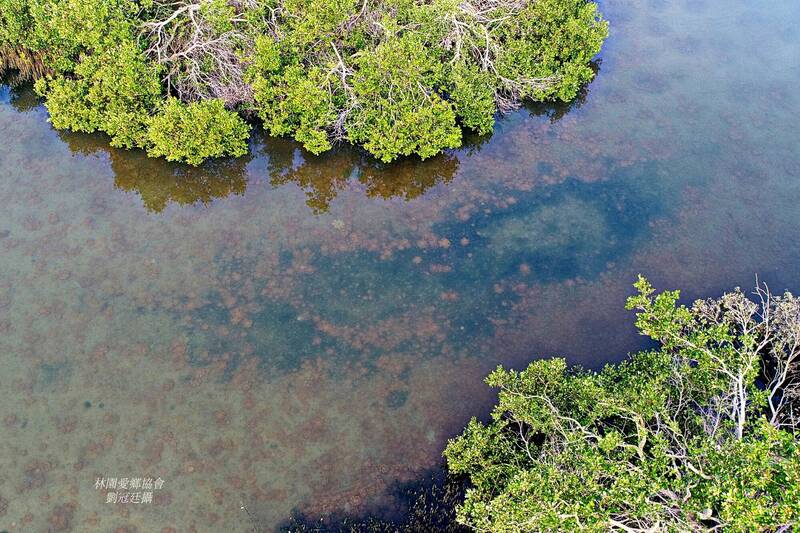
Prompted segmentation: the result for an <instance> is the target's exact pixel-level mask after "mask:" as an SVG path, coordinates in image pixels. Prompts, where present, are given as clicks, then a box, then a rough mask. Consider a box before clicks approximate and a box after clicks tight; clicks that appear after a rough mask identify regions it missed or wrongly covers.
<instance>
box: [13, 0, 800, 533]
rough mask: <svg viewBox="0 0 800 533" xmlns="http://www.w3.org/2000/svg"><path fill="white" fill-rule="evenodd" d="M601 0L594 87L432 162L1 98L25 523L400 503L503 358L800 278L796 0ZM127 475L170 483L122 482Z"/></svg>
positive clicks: (634, 340)
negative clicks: (101, 484)
mask: <svg viewBox="0 0 800 533" xmlns="http://www.w3.org/2000/svg"><path fill="white" fill-rule="evenodd" d="M602 8H603V11H604V13H605V14H606V16H607V18H608V19H609V20H610V22H611V36H610V38H609V40H608V42H607V44H606V46H605V48H604V51H603V54H602V56H601V57H600V58H598V62H597V63H598V65H597V68H598V76H597V79H596V80H595V81H594V82H593V83H592V84H591V85H590V86H589V87H588V88H587V89H586V91H585V94H584V95H582V97H581V99H580V100H579V101H578V102H576V103H574V104H573V105H571V106H559V107H554V106H543V105H539V106H530V107H529V108H526V109H522V110H520V111H519V112H516V113H514V114H512V115H510V116H507V117H505V118H504V119H502V120H501V121H500V122H499V123H498V126H497V128H496V131H495V133H494V134H493V135H492V136H491V138H482V139H470V142H469V144H468V146H466V147H465V148H464V149H462V150H458V151H454V152H451V153H448V154H445V155H443V156H441V157H438V158H435V159H433V160H430V161H425V162H418V161H406V162H401V163H399V164H396V165H390V166H381V165H377V164H376V163H374V162H373V161H371V160H370V159H368V158H366V157H364V156H363V155H361V154H360V153H358V152H357V151H355V150H351V149H347V148H344V147H343V148H340V149H339V150H337V151H336V152H335V153H332V154H328V155H326V156H324V157H320V158H315V157H312V156H309V155H308V154H305V153H303V152H302V151H301V150H299V148H298V147H297V146H296V145H295V144H294V143H292V142H289V141H285V140H280V139H277V140H276V139H269V138H267V137H265V136H263V135H256V136H255V139H254V141H253V143H252V146H251V153H250V155H249V156H247V157H244V158H241V159H238V160H235V161H220V162H216V163H213V164H210V165H207V166H205V167H201V168H200V169H187V168H184V167H180V166H175V165H169V164H167V163H165V162H163V161H157V160H151V159H147V158H146V157H144V156H143V155H142V154H139V153H136V152H125V151H118V150H114V149H111V148H109V147H108V146H107V143H106V140H105V139H104V138H102V137H101V136H92V135H76V134H68V133H59V132H55V131H54V130H53V129H52V128H51V127H50V126H49V124H48V123H47V114H46V112H45V111H44V109H43V108H42V107H41V106H40V105H39V103H38V102H37V101H36V99H35V98H33V97H32V95H31V93H30V91H29V90H27V89H25V88H9V87H4V88H3V89H2V90H0V131H1V132H2V134H3V142H2V143H0V203H1V204H2V206H3V209H2V210H0V272H1V273H2V274H0V369H2V372H0V386H2V388H3V390H4V392H5V394H4V402H3V405H2V407H1V408H0V423H2V426H0V435H2V437H1V438H0V444H2V446H0V530H3V529H4V530H8V531H118V530H119V531H140V532H150V531H162V530H163V531H193V530H194V531H224V530H228V531H252V530H253V528H256V529H257V530H267V531H268V530H271V529H273V528H275V527H276V526H277V525H278V524H281V523H283V522H285V521H286V520H287V519H288V518H289V517H291V516H292V515H293V514H304V515H307V516H311V517H318V516H325V515H327V514H330V513H351V514H363V513H368V512H371V511H373V510H375V509H384V508H391V507H392V505H393V504H394V500H393V497H392V488H393V487H394V486H395V485H396V484H398V483H405V482H411V481H414V480H416V479H417V478H418V477H419V476H420V475H421V474H422V473H424V472H426V471H428V470H429V469H431V468H436V467H437V465H439V464H440V454H441V450H442V448H443V446H444V443H445V441H446V439H447V438H449V437H451V436H453V435H455V434H456V433H458V432H459V430H460V429H461V427H463V424H464V423H465V422H466V420H468V418H469V417H470V416H471V415H473V414H481V413H485V412H486V410H487V409H488V407H489V406H490V405H491V402H492V400H493V397H492V392H491V391H490V390H488V389H487V388H486V387H485V386H484V385H483V383H482V378H483V376H484V375H485V373H486V372H488V371H489V370H490V369H492V368H494V367H495V366H496V365H498V364H505V365H511V366H516V367H521V366H523V365H525V364H527V363H528V362H529V361H531V360H533V359H534V358H537V357H542V356H549V355H563V356H566V357H568V358H569V359H570V360H571V361H572V362H575V363H581V364H584V365H586V366H592V367H596V366H599V365H601V364H603V363H604V362H608V361H613V360H618V359H620V358H621V357H623V356H624V354H625V353H626V352H628V351H630V350H635V349H637V348H639V347H640V346H642V345H643V344H642V343H643V339H642V338H640V337H638V336H637V335H636V333H635V331H634V329H633V327H632V316H631V315H630V314H629V313H627V312H626V311H624V309H623V306H624V302H625V298H626V296H627V295H629V294H630V293H631V287H630V285H631V283H632V282H633V281H634V279H635V276H636V274H637V273H643V274H645V275H647V276H648V277H649V278H650V279H651V280H652V281H653V282H654V283H655V284H656V286H658V287H660V288H683V289H684V295H685V296H686V297H687V298H692V297H698V296H703V295H715V294H719V293H720V292H721V291H722V290H724V289H726V288H730V287H733V286H736V285H741V286H745V287H746V286H752V285H753V284H754V283H755V276H756V275H758V276H760V279H763V280H765V281H767V282H768V283H769V284H770V286H771V287H772V288H773V289H775V290H782V289H784V288H788V289H792V290H794V291H797V290H800V277H798V274H800V262H799V261H798V260H799V259H800V247H799V246H798V235H800V232H798V229H800V179H798V178H800V170H798V169H800V130H799V129H798V128H797V121H798V117H800V94H798V92H797V91H796V87H797V86H798V82H800V36H798V34H797V32H796V28H797V27H799V26H800V4H797V3H796V2H794V1H782V0H778V1H772V2H759V1H757V2H749V3H743V2H742V3H735V2H734V3H730V2H722V1H721V0H706V1H696V0H694V1H691V2H690V1H683V0H679V1H675V2H663V1H650V2H625V1H621V0H611V1H605V2H603V4H602ZM111 477H114V478H122V477H128V478H147V477H150V478H154V479H155V478H159V477H160V478H161V479H163V481H164V485H163V487H162V488H161V489H159V490H156V491H154V493H153V494H154V501H153V502H152V503H148V504H140V503H137V504H134V503H127V504H119V503H117V504H112V503H106V490H105V489H95V482H96V480H97V478H111ZM242 507H244V508H245V509H244V510H243V509H242ZM118 528H127V529H118ZM169 528H172V529H169ZM192 528H194V529H192Z"/></svg>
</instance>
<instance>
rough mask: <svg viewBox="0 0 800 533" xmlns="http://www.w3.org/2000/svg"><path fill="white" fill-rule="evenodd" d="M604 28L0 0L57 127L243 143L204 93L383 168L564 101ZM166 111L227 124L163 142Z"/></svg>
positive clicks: (115, 135)
mask: <svg viewBox="0 0 800 533" xmlns="http://www.w3.org/2000/svg"><path fill="white" fill-rule="evenodd" d="M606 34H607V24H606V23H605V22H604V21H603V20H602V18H601V17H600V16H599V14H598V13H597V9H596V5H595V4H594V3H592V2H588V1H587V0H536V1H531V0H528V1H525V0H523V1H518V0H492V1H491V2H490V1H488V0H477V1H475V2H458V1H456V0H430V1H426V2H421V1H417V0H379V1H377V2H361V1H360V0H335V1H330V0H269V1H265V2H258V3H250V2H228V1H227V0H188V1H187V2H179V3H175V2H170V1H167V0H134V1H130V0H0V55H2V56H6V57H7V58H8V60H7V61H5V63H7V64H12V65H13V64H21V65H23V66H24V67H25V70H26V71H27V72H30V73H31V74H30V75H35V76H37V77H42V76H43V73H44V72H46V73H47V76H46V78H45V79H43V80H42V81H40V82H39V83H38V84H37V90H38V92H39V93H40V94H41V95H42V96H43V97H44V98H45V103H46V105H47V107H48V110H49V111H50V114H51V120H52V123H53V125H54V126H55V127H56V128H66V129H72V130H76V131H85V132H93V131H102V132H105V133H107V134H108V135H109V136H110V137H111V139H112V144H114V145H115V146H123V147H126V148H133V147H139V148H144V149H146V150H147V151H148V153H149V154H152V155H154V156H155V155H156V154H160V155H164V156H167V155H168V156H169V157H170V158H173V159H179V160H182V161H187V162H192V163H193V164H197V163H199V162H201V161H202V160H203V159H205V158H208V157H216V156H218V155H222V154H237V153H241V148H242V141H241V139H240V136H239V132H240V131H241V127H239V126H234V122H233V120H232V118H230V117H227V114H226V113H219V112H218V111H217V110H216V107H217V106H218V104H210V105H209V106H196V103H197V102H201V101H205V100H209V101H213V100H220V101H222V102H223V103H224V106H225V108H226V109H228V110H230V111H234V112H241V113H242V114H243V115H244V116H253V115H257V116H258V117H260V118H261V119H262V120H263V121H264V125H265V128H266V129H267V130H268V131H269V132H270V133H271V134H273V135H286V136H292V137H294V138H295V139H296V140H297V141H299V142H300V143H302V144H303V146H304V147H305V148H306V149H308V150H309V151H311V152H312V153H315V154H318V153H321V152H324V151H326V150H329V149H330V148H331V146H332V145H333V143H334V142H337V141H349V142H352V143H355V144H359V145H362V146H363V147H364V148H365V149H366V150H367V151H368V152H370V153H371V154H373V155H374V156H375V157H377V158H378V159H380V160H382V161H384V162H389V161H393V160H395V159H397V158H398V157H403V156H408V155H412V154H415V155H417V156H419V157H421V158H427V157H431V156H433V155H435V154H437V153H440V152H442V151H443V150H447V149H450V148H456V147H458V146H460V145H461V137H462V131H461V130H462V128H468V129H471V130H473V131H475V132H477V133H479V134H482V135H483V134H488V133H489V132H491V130H492V127H493V125H494V121H495V115H496V114H497V113H498V112H506V111H508V110H510V109H513V108H514V107H516V106H518V105H519V104H520V103H521V102H522V101H524V100H555V99H560V100H571V99H572V98H574V97H575V95H576V94H577V91H578V89H579V88H580V86H581V85H582V84H584V83H586V82H587V81H589V80H590V79H591V78H592V76H593V72H592V70H591V68H589V62H590V61H591V59H592V58H593V57H594V56H595V55H596V54H597V53H598V52H599V50H600V46H601V45H602V42H603V40H604V39H605V37H606ZM0 59H2V57H0ZM32 59H34V60H35V61H32ZM39 62H41V63H42V65H39ZM0 64H4V62H3V61H0ZM42 67H45V68H42ZM170 98H178V99H179V100H181V101H182V102H184V103H185V104H187V105H188V106H189V107H190V108H191V109H192V110H193V111H192V112H189V111H185V112H178V111H177V109H178V108H177V107H175V103H174V102H172V101H170V100H169V99H170ZM165 110H170V113H171V114H170V116H173V117H175V118H178V119H181V120H186V119H187V118H189V117H194V116H197V117H198V119H199V120H201V121H203V120H204V119H205V117H206V114H207V113H214V114H220V115H225V116H226V117H227V118H226V119H225V120H223V121H222V123H221V124H220V126H219V129H218V130H216V129H215V126H214V125H213V124H211V123H209V122H207V121H204V122H202V123H200V124H198V125H197V129H200V130H202V131H208V132H210V134H211V137H212V139H210V140H208V141H206V142H198V141H197V139H196V138H195V137H196V135H194V133H193V132H192V128H190V127H188V124H185V123H181V124H179V125H175V126H174V127H173V128H172V129H171V130H170V132H171V133H172V134H174V135H176V137H175V138H174V143H175V146H174V147H172V148H169V147H167V146H166V145H165V144H164V143H165V142H166V141H165V139H164V138H163V137H162V133H163V132H164V131H166V129H165V128H164V124H163V120H162V119H161V118H159V117H162V118H163V116H164V113H165ZM151 124H157V125H158V128H159V130H158V131H149V128H150V127H151ZM184 136H185V137H184ZM154 139H158V143H156V141H154ZM218 143H222V145H219V144H218ZM226 143H232V144H230V145H228V144H226ZM195 150H196V152H195Z"/></svg>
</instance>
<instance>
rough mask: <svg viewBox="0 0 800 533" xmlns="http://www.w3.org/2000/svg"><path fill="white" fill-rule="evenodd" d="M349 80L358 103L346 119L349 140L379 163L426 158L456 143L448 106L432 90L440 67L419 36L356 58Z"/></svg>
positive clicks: (439, 76) (457, 135)
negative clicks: (401, 157) (405, 157)
mask: <svg viewBox="0 0 800 533" xmlns="http://www.w3.org/2000/svg"><path fill="white" fill-rule="evenodd" d="M357 65H358V71H357V74H356V75H355V79H354V80H353V92H354V94H355V98H356V99H357V100H358V101H359V102H361V104H360V105H359V106H358V107H357V108H355V109H353V110H352V112H351V113H350V114H349V115H348V117H347V123H346V124H347V133H348V139H350V140H351V141H353V142H355V143H359V144H363V145H364V147H365V148H366V149H367V150H368V151H369V152H370V153H372V154H374V155H375V156H376V157H377V158H378V159H380V160H382V161H384V162H389V161H392V160H393V159H395V158H396V157H397V156H398V155H410V154H412V153H415V154H418V155H419V156H420V157H422V158H423V159H424V158H427V157H431V156H433V155H436V154H437V153H439V152H441V151H442V150H444V149H445V148H455V147H457V146H459V145H460V144H461V130H460V129H459V128H458V126H457V125H456V116H455V112H454V111H453V108H452V105H451V104H450V103H449V102H447V101H446V100H444V99H443V98H442V97H441V95H440V94H439V93H438V92H437V90H436V87H437V86H438V85H439V83H440V80H441V79H442V75H443V72H442V68H441V63H439V62H438V61H437V60H436V58H434V57H432V56H430V55H429V54H428V53H426V50H425V48H424V46H423V43H422V41H421V39H420V37H419V36H417V35H414V34H406V35H404V36H402V37H397V38H393V39H390V40H388V41H386V42H384V43H381V44H380V45H379V46H378V47H377V48H376V49H375V50H374V51H373V52H370V53H365V54H364V55H362V56H361V57H359V59H358V62H357Z"/></svg>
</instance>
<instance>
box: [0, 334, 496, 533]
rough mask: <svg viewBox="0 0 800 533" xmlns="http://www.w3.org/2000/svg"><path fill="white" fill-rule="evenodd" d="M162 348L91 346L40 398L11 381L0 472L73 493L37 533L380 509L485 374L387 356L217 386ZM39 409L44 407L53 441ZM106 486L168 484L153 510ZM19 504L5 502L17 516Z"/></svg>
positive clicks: (429, 461)
mask: <svg viewBox="0 0 800 533" xmlns="http://www.w3.org/2000/svg"><path fill="white" fill-rule="evenodd" d="M167 348H168V347H164V348H151V349H144V348H143V347H142V346H141V345H139V344H130V343H129V342H128V341H127V340H115V341H112V342H108V343H107V344H106V345H104V346H102V352H103V353H104V356H103V357H99V358H98V357H97V356H96V355H95V351H90V352H88V353H86V354H85V355H79V356H76V357H75V358H73V359H72V360H71V366H72V368H73V371H72V373H71V374H69V375H63V376H56V377H55V378H54V379H57V380H64V381H66V382H68V383H62V386H60V387H57V388H55V389H53V390H48V392H47V394H43V391H42V390H41V386H42V385H41V384H37V380H39V379H40V378H39V377H37V375H36V374H30V373H29V374H28V377H27V378H24V379H15V383H16V385H15V387H14V394H13V395H12V396H13V400H11V401H10V402H9V404H8V409H9V411H11V412H13V413H19V414H17V415H14V416H17V417H18V418H20V419H22V418H24V419H25V420H27V423H26V424H25V427H18V426H20V424H19V423H18V422H17V421H16V420H14V421H12V420H11V419H10V418H9V419H8V421H7V422H8V423H9V424H11V425H13V426H14V427H15V428H16V429H15V430H14V431H12V432H10V433H8V434H7V436H6V438H5V439H4V444H5V448H4V451H3V452H0V464H2V466H3V471H4V472H6V473H7V474H6V475H12V476H20V477H18V479H20V480H21V484H20V485H19V489H18V490H20V491H24V492H25V493H26V494H27V496H26V498H28V499H29V500H30V498H33V499H40V500H42V501H53V500H54V499H55V500H57V499H58V498H60V497H64V495H72V496H71V497H74V495H75V491H76V490H77V496H78V498H77V502H73V503H70V504H69V505H68V506H67V507H65V506H64V505H67V504H64V505H62V504H58V506H56V507H53V511H52V513H51V514H49V515H48V514H46V513H34V514H33V517H32V518H31V520H32V522H31V523H32V524H33V526H32V527H33V528H34V530H39V529H42V528H46V527H56V526H57V527H59V528H62V530H64V531H67V530H69V529H67V528H69V527H72V528H73V530H81V529H82V528H85V527H91V528H96V529H103V530H105V529H111V528H112V527H122V526H125V527H134V526H136V527H138V528H139V530H141V531H151V530H158V529H160V528H162V527H176V528H178V529H179V530H183V529H184V528H185V527H189V526H190V525H192V524H194V525H195V526H196V527H198V528H199V530H201V531H202V530H207V528H208V527H211V525H212V524H213V527H215V528H216V527H221V528H223V527H224V528H227V529H233V530H238V529H241V528H242V526H243V525H246V523H247V516H246V515H243V514H242V512H241V509H240V508H239V507H240V502H244V503H245V504H246V505H247V506H248V509H250V510H251V511H252V512H253V513H254V514H255V516H257V517H258V520H259V521H261V523H263V524H265V525H269V524H276V523H278V522H280V521H282V520H284V519H285V518H286V517H287V516H289V515H290V514H291V513H292V511H294V510H300V511H303V512H306V513H308V514H310V515H315V514H328V513H331V512H335V511H340V510H343V509H344V510H348V511H351V512H358V511H359V510H361V509H366V508H368V507H372V506H376V505H381V506H384V505H387V504H389V505H390V504H391V501H390V499H389V500H387V498H390V497H389V496H387V494H386V491H387V489H388V488H389V487H390V486H392V485H393V484H395V483H396V482H398V481H405V480H413V479H415V478H416V477H417V476H418V475H419V474H420V473H421V472H423V471H426V470H428V469H430V468H431V467H434V466H436V465H437V464H438V463H439V461H440V454H441V450H442V448H443V446H444V441H445V439H446V438H447V437H450V436H452V434H455V433H457V432H458V431H459V429H460V428H461V427H462V425H463V424H464V423H465V422H466V419H467V418H468V416H469V415H470V414H472V413H473V412H474V409H475V405H476V399H479V398H481V397H486V402H485V405H488V404H489V401H490V400H489V397H490V391H488V390H487V389H486V388H485V386H484V385H483V384H482V377H483V375H484V373H485V371H486V370H487V369H486V367H485V365H482V364H480V363H479V362H478V361H477V360H474V359H462V360H459V359H450V358H445V357H440V358H433V359H431V360H429V361H426V362H422V363H420V362H419V360H418V358H417V357H416V355H413V354H403V353H387V354H386V355H385V356H384V357H382V358H381V359H380V360H378V363H377V365H376V368H377V369H373V370H367V369H366V368H364V367H362V366H361V365H359V364H352V365H347V366H346V367H345V368H337V369H336V377H333V375H332V374H331V370H332V369H331V367H330V362H327V361H326V360H324V359H316V360H308V361H306V362H305V363H304V364H303V365H302V367H301V368H300V369H298V370H297V371H294V372H290V373H288V374H285V375H283V376H276V377H275V378H272V379H268V380H266V381H265V380H264V377H263V375H261V374H259V373H258V372H256V371H254V368H255V365H256V364H257V361H256V360H255V359H250V360H248V361H246V362H245V363H244V364H243V365H242V366H241V367H240V368H239V369H238V371H237V372H236V373H235V375H234V376H233V377H232V379H230V381H228V382H227V383H223V382H220V381H219V379H218V378H219V377H220V375H221V373H222V369H219V368H213V367H210V368H209V369H205V370H207V372H208V374H207V375H205V376H204V377H203V378H202V379H200V380H199V381H198V379H197V377H196V374H197V372H198V371H200V370H203V369H193V368H191V367H189V366H188V365H187V363H186V361H185V360H181V359H177V360H176V359H175V358H174V355H172V354H171V353H169V352H170V351H171V352H173V353H175V352H177V353H180V352H181V351H182V349H181V348H180V345H175V346H173V348H172V349H171V350H169V349H167ZM37 361H40V362H42V363H44V362H45V361H47V358H42V357H41V356H38V355H36V354H34V353H32V354H31V356H30V358H29V359H28V360H27V363H28V364H30V365H34V366H35V365H37V364H41V363H37ZM90 361H91V363H90ZM187 377H191V379H189V380H187V379H186V378H187ZM470 384H471V385H470ZM398 392H401V393H403V394H404V395H400V396H399V397H402V398H403V401H402V402H397V401H395V400H396V398H398ZM87 398H90V399H91V407H87V405H88V404H86V403H85V401H86V400H85V399H87ZM478 403H480V402H478ZM101 405H102V407H101ZM36 412H52V413H56V415H55V416H56V419H57V421H58V424H59V427H61V428H62V430H61V432H60V433H59V437H58V440H57V441H52V439H51V438H49V435H50V431H51V430H50V429H49V425H42V424H39V423H37V422H36V420H35V416H33V413H36ZM9 416H11V415H9ZM388 420H391V421H392V422H391V423H387V421H388ZM75 426H77V428H79V429H80V431H78V430H77V428H76V429H72V428H73V427H75ZM447 428H449V429H447ZM445 431H449V432H450V433H445ZM31 442H41V443H42V444H41V446H39V447H33V448H31V447H30V444H29V443H31ZM28 449H30V451H29V452H23V450H28ZM20 453H28V454H29V459H28V461H27V462H26V463H24V465H25V466H24V469H23V470H21V471H20V470H18V468H20V467H15V466H14V465H15V464H18V463H17V461H16V460H15V459H14V457H18V456H19V454H20ZM111 476H119V477H122V476H131V477H133V476H152V477H154V478H155V477H157V476H160V477H162V478H164V479H165V480H166V482H167V487H168V490H165V491H164V492H163V493H161V494H160V495H159V497H158V498H156V499H155V500H154V503H153V504H152V505H149V506H139V507H136V506H119V505H118V506H116V507H114V506H113V505H111V504H105V500H104V498H105V493H104V492H103V491H95V490H93V486H94V482H95V479H96V478H98V477H111ZM290 495H291V496H290ZM70 506H72V507H70ZM25 507H26V506H25V505H24V504H23V502H22V501H20V500H18V499H12V500H10V501H9V513H11V514H13V515H14V516H15V517H19V516H21V515H20V514H19V513H20V512H21V511H22V510H23V509H24V508H25ZM70 509H71V510H70ZM201 509H202V510H201ZM23 514H24V513H23ZM167 517H168V518H167ZM51 520H52V523H51ZM120 520H124V522H120ZM42 521H44V522H42ZM36 524H40V525H39V526H37V525H36ZM53 524H55V525H53ZM81 524H82V525H81Z"/></svg>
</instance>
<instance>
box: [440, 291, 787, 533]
mask: <svg viewBox="0 0 800 533" xmlns="http://www.w3.org/2000/svg"><path fill="white" fill-rule="evenodd" d="M636 286H637V288H638V289H639V294H638V295H637V296H634V297H632V298H631V299H630V300H629V302H628V307H629V308H631V309H636V310H637V311H638V317H637V326H638V327H639V329H640V330H641V331H642V332H643V333H644V334H647V335H650V336H652V337H653V338H655V339H657V340H659V341H660V342H661V348H660V349H659V350H657V351H649V352H643V353H639V354H636V355H633V356H631V357H629V358H628V359H627V360H625V361H624V362H622V363H620V364H617V365H609V366H607V367H606V368H604V369H603V370H602V371H601V372H590V371H586V370H581V369H577V368H574V369H570V368H568V367H567V365H566V363H565V361H564V360H563V359H549V360H541V361H536V362H534V363H532V364H531V365H530V366H529V367H528V368H527V369H526V370H524V371H521V372H515V371H507V370H504V369H502V368H498V369H497V370H496V371H495V372H493V373H492V374H491V375H490V376H489V377H488V378H487V383H488V384H489V385H491V386H493V387H498V388H499V389H500V394H499V399H498V404H497V406H496V407H495V409H494V411H493V413H492V418H491V421H490V422H489V423H488V424H482V423H480V422H478V421H477V420H475V419H473V420H472V421H471V422H470V423H469V424H468V426H467V427H466V429H465V430H464V433H463V434H462V435H461V436H460V437H458V438H456V439H454V440H452V441H451V442H450V443H449V445H448V447H447V450H446V451H445V456H446V458H447V462H448V468H449V470H450V472H451V473H453V474H465V475H467V476H468V477H469V480H470V482H471V485H472V488H470V489H469V490H468V491H467V495H466V498H465V501H464V502H463V504H462V505H461V506H460V507H459V510H458V517H459V521H460V522H462V523H464V524H466V525H469V526H471V527H473V528H475V529H477V530H481V531H493V532H522V531H645V530H647V531H690V530H691V531H712V530H718V529H724V530H725V531H741V532H745V531H775V530H791V529H792V528H793V527H797V525H798V524H800V497H799V496H800V441H798V439H797V437H796V436H795V432H796V431H797V429H798V427H797V425H796V424H797V422H796V421H795V419H794V416H793V415H788V416H783V415H781V410H784V413H791V412H795V411H796V409H797V407H798V405H796V404H797V403H798V400H797V396H796V390H797V389H796V387H797V385H798V381H797V379H798V376H797V372H798V370H800V368H799V367H798V359H800V353H798V351H797V348H796V346H797V345H796V344H795V342H796V340H797V339H799V338H800V301H798V300H797V299H795V298H794V297H793V296H791V295H789V294H787V295H784V296H770V297H768V298H764V300H763V301H759V303H755V302H752V301H750V300H748V299H747V298H745V297H744V295H742V293H741V292H739V291H738V290H737V291H734V292H733V293H729V294H726V295H725V296H723V297H722V298H720V299H718V300H707V301H700V302H696V303H695V305H694V306H692V307H691V308H687V307H685V306H679V305H677V299H678V296H679V295H678V293H677V292H664V293H661V294H658V295H655V296H654V291H653V288H652V287H651V286H650V285H649V283H648V282H647V281H646V280H644V279H640V280H639V282H638V283H637V284H636ZM759 294H760V295H761V296H764V295H766V294H768V293H766V292H761V293H759ZM776 346H777V347H778V348H777V349H776ZM762 365H763V366H762ZM758 369H762V370H761V372H759V370H758ZM781 369H784V370H786V372H782V370H781ZM792 375H794V377H791V376H792ZM773 391H776V392H777V394H773V395H771V396H770V397H771V401H765V400H764V397H765V395H769V394H770V392H773ZM740 415H741V416H740Z"/></svg>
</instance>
